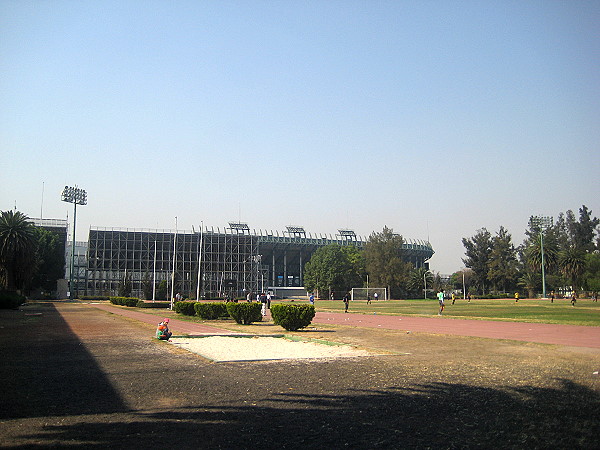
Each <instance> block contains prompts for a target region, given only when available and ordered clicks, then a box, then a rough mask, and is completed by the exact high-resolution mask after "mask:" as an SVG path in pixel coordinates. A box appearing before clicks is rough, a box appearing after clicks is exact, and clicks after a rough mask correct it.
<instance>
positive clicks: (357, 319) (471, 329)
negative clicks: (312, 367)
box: [91, 303, 600, 348]
mask: <svg viewBox="0 0 600 450" xmlns="http://www.w3.org/2000/svg"><path fill="white" fill-rule="evenodd" d="M91 306H94V307H96V308H99V309H102V310H104V311H108V312H111V313H114V314H119V315H122V316H126V317H129V318H131V319H134V320H138V321H140V322H144V323H149V324H152V325H156V324H157V323H158V322H159V321H160V319H161V316H160V315H158V314H156V315H154V314H147V313H142V312H138V311H132V310H129V309H126V308H120V307H116V306H112V305H108V304H100V303H97V304H91ZM313 323H320V324H332V325H346V326H353V327H368V328H382V329H388V330H403V331H410V332H421V333H431V334H443V335H454V336H473V337H483V338H491V339H509V340H514V341H524V342H536V343H541V344H556V345H566V346H571V347H589V348H600V327H584V326H576V325H555V324H546V323H522V322H498V321H489V320H461V319H449V318H443V317H410V316H384V315H367V314H353V313H349V314H344V313H330V312H317V314H316V316H315V318H314V319H313ZM170 325H171V326H170V328H171V329H172V330H174V331H175V332H176V333H177V334H180V333H181V334H189V335H202V334H204V335H235V334H240V333H235V332H233V331H228V330H223V329H220V328H217V327H213V326H209V325H204V324H198V323H192V322H187V321H185V320H177V319H171V321H170Z"/></svg>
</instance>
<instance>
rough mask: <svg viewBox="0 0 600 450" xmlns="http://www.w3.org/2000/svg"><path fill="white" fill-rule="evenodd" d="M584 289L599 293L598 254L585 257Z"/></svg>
mask: <svg viewBox="0 0 600 450" xmlns="http://www.w3.org/2000/svg"><path fill="white" fill-rule="evenodd" d="M583 283H584V287H585V288H586V289H588V290H590V291H593V292H598V291H600V253H598V252H595V253H588V254H587V255H585V272H584V274H583Z"/></svg>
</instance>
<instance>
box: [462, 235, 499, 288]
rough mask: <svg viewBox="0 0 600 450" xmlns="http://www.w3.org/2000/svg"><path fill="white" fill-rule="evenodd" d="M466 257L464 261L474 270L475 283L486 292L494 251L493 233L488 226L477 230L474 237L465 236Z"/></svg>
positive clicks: (463, 241)
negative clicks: (491, 257)
mask: <svg viewBox="0 0 600 450" xmlns="http://www.w3.org/2000/svg"><path fill="white" fill-rule="evenodd" d="M462 243H463V245H464V247H465V258H463V260H462V261H463V263H464V264H465V266H467V267H468V268H469V269H471V270H472V271H473V275H474V281H475V284H476V285H477V286H478V287H479V288H480V292H481V293H482V294H485V288H486V286H487V281H488V273H489V263H490V256H491V252H492V235H491V234H490V232H489V231H488V230H487V229H486V228H482V229H480V230H477V233H475V236H473V237H472V238H468V239H466V238H463V240H462Z"/></svg>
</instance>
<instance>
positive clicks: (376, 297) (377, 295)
mask: <svg viewBox="0 0 600 450" xmlns="http://www.w3.org/2000/svg"><path fill="white" fill-rule="evenodd" d="M373 298H374V299H375V301H377V300H379V294H377V292H375V293H374V294H373Z"/></svg>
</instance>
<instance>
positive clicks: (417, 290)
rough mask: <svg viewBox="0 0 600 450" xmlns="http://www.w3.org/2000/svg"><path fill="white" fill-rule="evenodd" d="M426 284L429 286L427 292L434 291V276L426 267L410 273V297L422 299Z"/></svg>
mask: <svg viewBox="0 0 600 450" xmlns="http://www.w3.org/2000/svg"><path fill="white" fill-rule="evenodd" d="M425 284H427V290H428V291H429V290H430V289H433V274H432V273H431V272H430V271H429V270H428V269H426V268H425V267H419V268H418V269H413V270H412V271H411V272H410V275H409V280H408V289H409V292H410V296H411V297H413V298H420V297H421V295H422V294H423V295H426V294H425V292H424V291H425Z"/></svg>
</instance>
